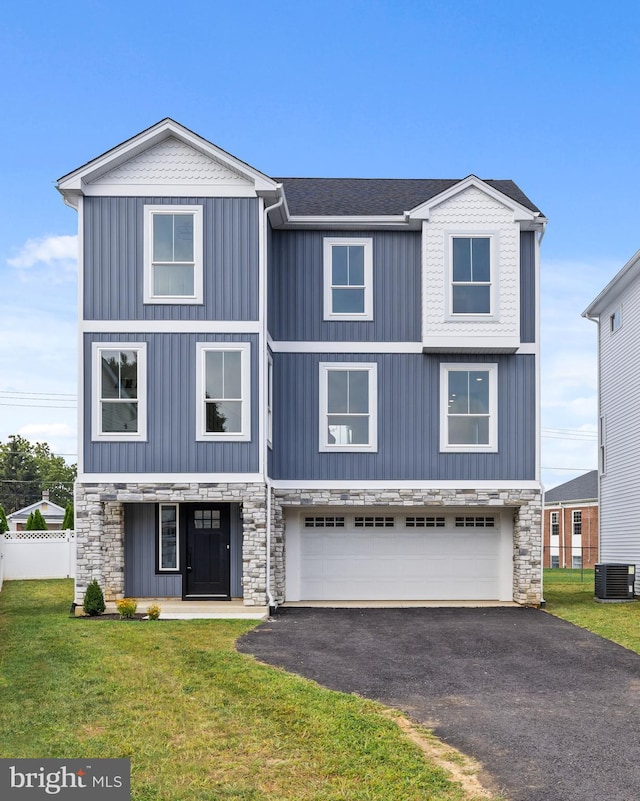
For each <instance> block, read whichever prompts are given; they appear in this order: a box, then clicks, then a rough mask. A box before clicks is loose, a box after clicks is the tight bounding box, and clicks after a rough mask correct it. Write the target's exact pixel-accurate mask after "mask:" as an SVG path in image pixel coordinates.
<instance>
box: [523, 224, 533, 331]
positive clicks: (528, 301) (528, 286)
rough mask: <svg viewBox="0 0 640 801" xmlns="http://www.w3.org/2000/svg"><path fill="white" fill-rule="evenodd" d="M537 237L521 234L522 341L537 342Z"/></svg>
mask: <svg viewBox="0 0 640 801" xmlns="http://www.w3.org/2000/svg"><path fill="white" fill-rule="evenodd" d="M535 237H536V235H535V233H534V232H533V231H522V233H521V234H520V341H521V342H535V341H536V239H535Z"/></svg>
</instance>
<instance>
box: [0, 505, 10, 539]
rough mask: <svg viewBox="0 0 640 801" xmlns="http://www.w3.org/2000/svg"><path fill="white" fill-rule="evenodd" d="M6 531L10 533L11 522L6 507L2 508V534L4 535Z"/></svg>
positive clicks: (0, 530)
mask: <svg viewBox="0 0 640 801" xmlns="http://www.w3.org/2000/svg"><path fill="white" fill-rule="evenodd" d="M5 531H9V521H8V520H7V515H6V514H5V511H4V507H3V506H0V534H4V532H5Z"/></svg>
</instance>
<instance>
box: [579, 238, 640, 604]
mask: <svg viewBox="0 0 640 801" xmlns="http://www.w3.org/2000/svg"><path fill="white" fill-rule="evenodd" d="M583 317H586V318H587V319H588V320H593V321H594V322H596V323H597V324H598V374H599V381H598V445H599V479H600V561H601V562H628V563H634V564H636V565H637V566H640V519H639V518H638V498H639V497H640V370H639V369H638V367H639V363H640V349H639V347H638V345H639V343H640V250H639V251H637V252H636V253H635V254H634V255H633V256H632V258H631V259H630V260H629V261H628V262H627V263H626V264H625V266H624V267H623V268H622V269H621V270H620V272H619V273H618V274H617V275H616V276H615V277H614V278H613V280H612V281H610V282H609V283H608V284H607V286H606V287H605V288H604V289H603V290H602V292H601V293H600V294H599V295H598V297H597V298H596V299H595V300H594V301H593V302H592V303H591V305H590V306H589V307H588V308H587V309H586V310H585V311H584V312H583ZM637 574H638V568H636V575H637ZM639 591H640V587H639V586H638V584H636V594H637V593H638V592H639Z"/></svg>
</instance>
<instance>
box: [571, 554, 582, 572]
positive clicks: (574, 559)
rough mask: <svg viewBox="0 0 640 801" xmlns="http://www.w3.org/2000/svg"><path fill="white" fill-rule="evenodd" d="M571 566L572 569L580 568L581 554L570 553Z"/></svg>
mask: <svg viewBox="0 0 640 801" xmlns="http://www.w3.org/2000/svg"><path fill="white" fill-rule="evenodd" d="M571 567H572V568H573V569H574V570H580V569H581V568H582V554H571Z"/></svg>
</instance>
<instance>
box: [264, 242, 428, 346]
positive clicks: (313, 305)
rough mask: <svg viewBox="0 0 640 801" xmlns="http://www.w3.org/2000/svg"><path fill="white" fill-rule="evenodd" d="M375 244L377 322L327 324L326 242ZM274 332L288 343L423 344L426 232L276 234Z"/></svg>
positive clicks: (272, 250) (271, 266)
mask: <svg viewBox="0 0 640 801" xmlns="http://www.w3.org/2000/svg"><path fill="white" fill-rule="evenodd" d="M333 237H347V238H368V239H372V240H373V320H370V321H363V322H358V321H355V322H353V321H341V320H324V319H323V316H324V294H323V293H324V283H323V281H324V262H323V242H324V239H325V238H333ZM270 243H271V246H270V255H269V290H268V291H269V332H270V334H271V336H272V337H273V339H274V340H283V341H285V342H286V341H324V342H332V341H347V342H349V341H353V342H357V341H363V342H384V341H396V342H418V341H420V337H421V329H420V325H421V317H420V314H421V312H420V302H421V301H420V258H421V255H420V232H419V231H418V232H416V231H351V232H345V231H272V232H271V236H270Z"/></svg>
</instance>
